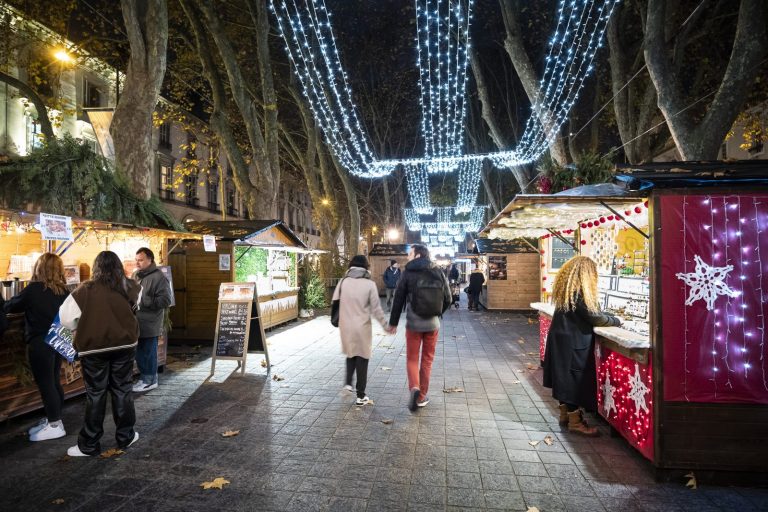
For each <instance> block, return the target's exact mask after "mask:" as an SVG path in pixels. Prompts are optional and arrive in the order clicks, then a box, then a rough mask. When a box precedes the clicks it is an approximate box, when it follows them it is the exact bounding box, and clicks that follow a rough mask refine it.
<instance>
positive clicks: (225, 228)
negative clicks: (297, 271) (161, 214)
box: [185, 219, 307, 249]
mask: <svg viewBox="0 0 768 512" xmlns="http://www.w3.org/2000/svg"><path fill="white" fill-rule="evenodd" d="M185 225H186V227H187V229H189V230H190V231H191V232H193V233H197V234H201V235H213V236H215V237H216V238H218V239H220V240H223V241H226V242H236V241H243V242H247V241H248V239H249V238H253V237H255V236H257V235H259V234H261V233H264V232H266V231H269V230H270V229H277V230H279V231H281V232H282V233H283V234H284V235H286V236H287V237H288V238H289V239H291V240H292V241H293V243H294V246H295V247H300V248H303V249H305V248H306V247H307V246H306V245H305V244H304V242H302V241H301V239H300V238H299V237H298V236H297V235H296V233H294V232H293V230H291V228H289V227H288V226H287V225H286V224H285V223H284V222H283V221H281V220H276V219H268V220H203V221H192V222H187V223H186V224H185Z"/></svg>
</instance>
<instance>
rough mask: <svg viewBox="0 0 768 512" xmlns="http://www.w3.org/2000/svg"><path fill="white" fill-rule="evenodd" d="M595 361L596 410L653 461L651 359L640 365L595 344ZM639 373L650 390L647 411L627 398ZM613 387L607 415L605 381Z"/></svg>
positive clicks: (646, 394) (646, 393)
mask: <svg viewBox="0 0 768 512" xmlns="http://www.w3.org/2000/svg"><path fill="white" fill-rule="evenodd" d="M595 361H596V363H597V410H598V412H599V413H600V415H601V416H602V417H603V418H605V419H606V420H607V421H608V423H610V424H611V426H612V427H613V428H614V429H616V430H617V431H618V432H620V433H621V435H622V436H623V437H624V439H626V440H627V442H629V444H631V445H632V446H634V447H635V448H637V450H638V451H639V452H640V453H641V454H643V456H644V457H646V458H648V459H650V460H653V457H654V450H653V379H652V375H653V373H652V371H651V362H650V356H649V361H648V365H647V366H646V365H642V364H639V363H637V362H635V361H633V360H632V359H629V358H628V357H625V356H623V355H621V354H619V353H617V352H614V351H612V350H610V349H607V348H605V347H603V346H602V345H600V344H595ZM635 372H637V373H638V374H639V376H640V381H641V382H642V383H643V384H644V385H645V387H646V388H647V392H645V393H644V397H643V398H644V399H645V405H646V407H647V408H648V412H645V410H644V409H642V408H640V407H637V406H636V404H635V401H634V400H633V399H632V398H630V397H629V396H628V394H629V393H630V391H631V390H632V388H633V386H632V383H631V380H632V378H633V377H634V375H635ZM606 375H607V376H608V382H609V384H610V386H611V387H612V388H613V393H612V394H613V402H614V403H613V405H614V406H615V408H611V409H610V410H609V411H608V412H606V407H605V396H604V391H605V389H606V385H605V378H606Z"/></svg>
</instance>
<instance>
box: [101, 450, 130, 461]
mask: <svg viewBox="0 0 768 512" xmlns="http://www.w3.org/2000/svg"><path fill="white" fill-rule="evenodd" d="M124 453H125V452H124V451H123V450H121V449H119V448H110V449H109V450H107V451H105V452H101V457H102V458H103V459H109V458H110V457H117V456H118V455H122V454H124Z"/></svg>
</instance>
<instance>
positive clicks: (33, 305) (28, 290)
mask: <svg viewBox="0 0 768 512" xmlns="http://www.w3.org/2000/svg"><path fill="white" fill-rule="evenodd" d="M68 295H69V292H68V291H67V282H66V279H65V278H64V263H63V262H62V261H61V258H60V257H58V256H57V255H55V254H53V253H50V252H47V253H45V254H43V255H41V256H40V257H39V258H38V259H37V262H35V267H34V269H33V271H32V281H31V282H30V283H29V285H27V287H25V288H24V289H23V290H21V293H19V294H18V295H16V296H15V297H13V298H12V299H11V300H9V301H8V303H7V304H5V311H7V312H8V313H24V320H25V328H24V338H25V339H26V341H27V353H28V355H29V367H30V368H31V369H32V376H33V377H34V378H35V384H37V389H38V390H40V397H41V398H42V400H43V409H44V410H45V418H43V419H42V420H40V422H38V423H37V424H35V425H34V426H32V428H30V429H29V440H30V441H46V440H48V439H58V438H60V437H64V436H65V435H67V432H66V431H65V430H64V424H63V423H62V421H61V408H62V405H63V404H64V388H62V387H61V377H60V375H61V363H62V361H63V358H62V357H61V356H60V355H59V353H58V352H56V351H55V350H54V349H53V348H51V347H50V346H48V344H46V343H45V335H46V334H47V333H48V330H49V329H50V328H51V324H52V323H53V320H54V319H55V318H56V313H58V311H59V307H61V304H62V303H63V302H64V300H65V299H66V298H67V296H68Z"/></svg>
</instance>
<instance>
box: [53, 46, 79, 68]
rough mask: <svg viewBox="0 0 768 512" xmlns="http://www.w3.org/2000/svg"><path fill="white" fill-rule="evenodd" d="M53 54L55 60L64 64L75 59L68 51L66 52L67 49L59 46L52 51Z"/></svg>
mask: <svg viewBox="0 0 768 512" xmlns="http://www.w3.org/2000/svg"><path fill="white" fill-rule="evenodd" d="M53 56H54V58H55V59H56V60H58V61H59V62H62V63H64V64H71V63H73V62H74V61H75V59H74V58H73V57H72V56H71V55H70V54H69V53H67V50H65V49H64V48H59V49H57V50H56V51H54V52H53Z"/></svg>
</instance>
